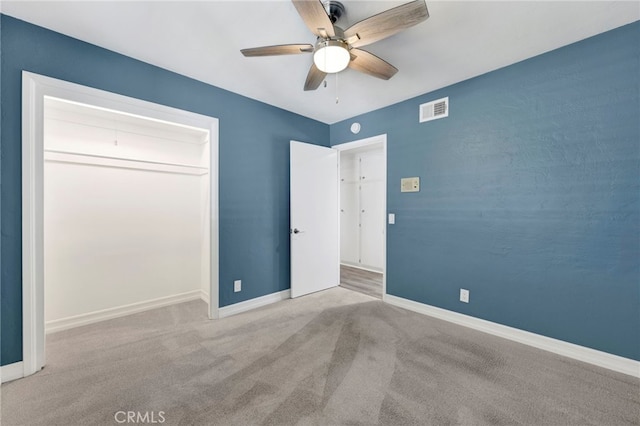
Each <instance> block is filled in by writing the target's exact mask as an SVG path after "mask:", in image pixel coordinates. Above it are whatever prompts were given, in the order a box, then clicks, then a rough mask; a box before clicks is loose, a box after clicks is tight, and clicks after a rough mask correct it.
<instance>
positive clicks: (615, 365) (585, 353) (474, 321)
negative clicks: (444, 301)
mask: <svg viewBox="0 0 640 426" xmlns="http://www.w3.org/2000/svg"><path fill="white" fill-rule="evenodd" d="M383 300H384V301H385V302H387V303H389V304H390V305H394V306H398V307H400V308H404V309H408V310H410V311H414V312H418V313H420V314H424V315H429V316H431V317H434V318H438V319H441V320H445V321H449V322H452V323H455V324H458V325H462V326H465V327H469V328H473V329H475V330H478V331H482V332H484V333H488V334H492V335H494V336H499V337H502V338H505V339H509V340H513V341H515V342H519V343H523V344H525V345H529V346H533V347H535V348H538V349H542V350H545V351H549V352H553V353H555V354H558V355H563V356H566V357H568V358H573V359H576V360H578V361H582V362H587V363H589V364H593V365H597V366H599V367H604V368H607V369H609V370H613V371H617V372H619V373H624V374H628V375H629V376H633V377H638V378H640V361H635V360H633V359H629V358H624V357H621V356H617V355H613V354H610V353H607V352H602V351H598V350H595V349H591V348H587V347H584V346H580V345H576V344H573V343H568V342H565V341H562V340H558V339H553V338H551V337H546V336H542V335H540V334H535V333H531V332H528V331H524V330H520V329H517V328H513V327H508V326H506V325H502V324H497V323H495V322H491V321H486V320H483V319H480V318H475V317H472V316H469V315H464V314H460V313H457V312H453V311H449V310H446V309H442V308H436V307H435V306H430V305H426V304H424V303H420V302H414V301H413V300H408V299H404V298H402V297H397V296H392V295H390V294H385V295H384V296H383Z"/></svg>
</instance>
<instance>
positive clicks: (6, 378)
mask: <svg viewBox="0 0 640 426" xmlns="http://www.w3.org/2000/svg"><path fill="white" fill-rule="evenodd" d="M23 377H24V365H23V364H22V361H19V362H14V363H13V364H7V365H3V366H2V367H0V383H6V382H10V381H12V380H16V379H21V378H23Z"/></svg>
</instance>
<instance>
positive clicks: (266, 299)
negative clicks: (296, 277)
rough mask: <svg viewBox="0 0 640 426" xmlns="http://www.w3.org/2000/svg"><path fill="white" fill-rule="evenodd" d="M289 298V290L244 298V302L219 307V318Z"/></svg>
mask: <svg viewBox="0 0 640 426" xmlns="http://www.w3.org/2000/svg"><path fill="white" fill-rule="evenodd" d="M290 298H291V290H283V291H279V292H277V293H271V294H267V295H265V296H261V297H256V298H255V299H249V300H245V301H244V302H239V303H234V304H233V305H229V306H224V307H222V308H220V310H219V312H220V318H224V317H230V316H231V315H236V314H239V313H241V312H246V311H250V310H252V309H256V308H259V307H261V306H265V305H270V304H272V303H276V302H280V301H282V300H286V299H290Z"/></svg>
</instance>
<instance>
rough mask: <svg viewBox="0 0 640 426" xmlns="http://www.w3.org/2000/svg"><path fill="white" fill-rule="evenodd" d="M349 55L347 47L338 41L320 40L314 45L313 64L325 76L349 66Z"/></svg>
mask: <svg viewBox="0 0 640 426" xmlns="http://www.w3.org/2000/svg"><path fill="white" fill-rule="evenodd" d="M350 60H351V55H350V54H349V49H347V45H346V44H345V43H344V42H342V41H339V40H322V41H320V42H319V43H318V44H317V45H316V50H315V52H314V53H313V63H314V64H315V65H316V67H318V69H319V70H320V71H322V72H325V73H327V74H331V73H336V72H340V71H342V70H344V69H345V68H347V66H348V65H349V61H350Z"/></svg>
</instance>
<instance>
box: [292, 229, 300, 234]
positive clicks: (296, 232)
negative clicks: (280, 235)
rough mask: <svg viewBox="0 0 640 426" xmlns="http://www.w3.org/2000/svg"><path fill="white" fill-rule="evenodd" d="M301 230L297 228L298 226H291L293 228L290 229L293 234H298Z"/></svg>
mask: <svg viewBox="0 0 640 426" xmlns="http://www.w3.org/2000/svg"><path fill="white" fill-rule="evenodd" d="M301 232H302V231H301V230H299V229H298V228H293V230H292V231H291V233H293V234H300V233H301Z"/></svg>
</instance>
